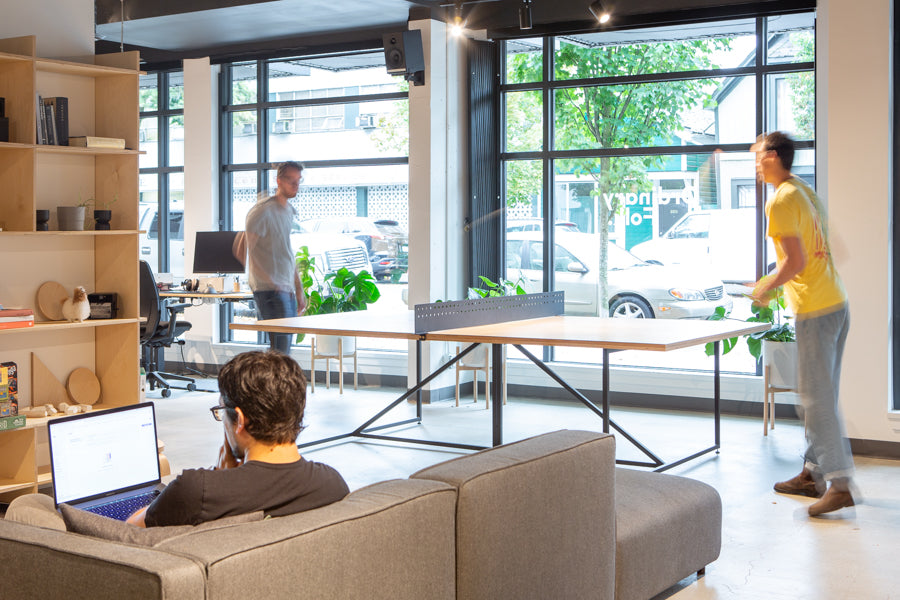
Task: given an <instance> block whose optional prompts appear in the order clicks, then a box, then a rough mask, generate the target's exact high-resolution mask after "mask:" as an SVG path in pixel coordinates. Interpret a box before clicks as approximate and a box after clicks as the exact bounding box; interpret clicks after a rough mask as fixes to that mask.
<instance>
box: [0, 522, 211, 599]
mask: <svg viewBox="0 0 900 600" xmlns="http://www.w3.org/2000/svg"><path fill="white" fill-rule="evenodd" d="M0 564H2V565H3V586H2V587H3V593H2V596H3V598H4V600H19V599H22V600H30V599H33V598H40V599H41V600H55V599H63V598H73V597H75V596H80V597H84V598H92V599H93V600H106V599H109V600H119V599H121V598H128V599H129V600H144V599H147V600H169V599H171V600H175V599H178V600H181V599H191V598H197V599H203V598H205V585H206V581H205V575H204V572H203V569H202V567H201V565H200V564H199V563H198V562H196V561H194V560H192V559H190V558H186V557H183V556H176V555H173V554H170V553H168V552H161V551H159V550H153V549H150V548H139V547H136V546H129V545H126V544H118V543H114V542H107V541H103V540H99V539H96V538H90V537H86V536H82V535H77V534H74V533H67V532H64V531H56V530H53V529H45V528H42V527H35V526H33V525H24V524H22V523H15V522H12V521H7V520H6V519H0Z"/></svg>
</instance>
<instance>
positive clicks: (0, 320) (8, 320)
mask: <svg viewBox="0 0 900 600" xmlns="http://www.w3.org/2000/svg"><path fill="white" fill-rule="evenodd" d="M21 321H32V322H34V315H23V316H21V317H0V323H19V322H21Z"/></svg>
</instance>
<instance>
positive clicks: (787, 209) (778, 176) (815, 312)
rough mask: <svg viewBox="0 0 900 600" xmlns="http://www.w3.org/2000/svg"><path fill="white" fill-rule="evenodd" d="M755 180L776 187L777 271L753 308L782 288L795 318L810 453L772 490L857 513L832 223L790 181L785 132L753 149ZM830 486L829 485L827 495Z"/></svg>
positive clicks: (770, 216)
mask: <svg viewBox="0 0 900 600" xmlns="http://www.w3.org/2000/svg"><path fill="white" fill-rule="evenodd" d="M750 149H751V151H755V152H756V171H757V175H758V177H759V178H760V179H761V180H763V181H765V182H766V183H770V184H772V185H773V186H774V187H775V194H774V196H772V198H770V199H769V201H768V202H766V220H767V221H768V228H767V230H766V235H768V236H769V237H771V238H772V241H773V242H774V245H775V253H776V254H777V255H778V266H777V269H776V270H775V272H774V273H773V274H772V275H770V276H768V277H763V278H762V279H760V280H759V281H758V282H757V284H756V287H755V289H754V291H753V297H754V300H755V302H757V303H759V304H768V303H769V300H770V299H771V297H772V294H773V293H774V291H775V290H776V289H777V288H778V287H780V286H782V285H783V286H784V291H785V295H786V296H787V301H788V304H789V305H790V307H791V310H793V311H794V316H795V318H796V331H797V382H798V391H799V392H800V400H801V403H802V405H803V413H804V414H803V418H804V420H805V422H806V435H807V439H808V441H809V447H808V449H807V451H806V456H805V457H804V459H805V464H804V465H803V470H802V471H801V472H800V474H799V475H797V476H795V477H793V478H791V479H789V480H787V481H781V482H779V483H776V484H775V491H776V492H780V493H782V494H796V495H801V496H811V497H813V498H818V497H821V499H820V500H819V501H818V502H815V503H813V504H811V505H810V506H809V509H808V512H809V514H810V516H813V517H815V516H818V515H821V514H825V513H829V512H832V511H835V510H838V509H841V508H844V507H847V506H853V505H854V499H853V494H852V492H851V490H850V485H851V477H852V476H853V456H852V455H851V454H850V445H849V443H848V442H847V439H846V435H845V434H844V430H843V424H842V423H841V419H840V416H839V412H838V387H839V384H840V379H841V356H842V354H843V351H844V344H845V342H846V341H847V332H848V331H849V329H850V313H849V308H848V306H847V294H846V292H845V291H844V286H843V284H842V283H841V278H840V276H839V275H838V272H837V269H836V268H835V266H834V261H833V259H832V256H831V248H830V246H829V243H828V220H827V215H826V214H825V211H824V210H823V208H822V206H821V203H820V202H819V198H818V197H817V196H816V193H815V192H814V191H813V190H812V188H811V187H809V186H808V185H806V184H805V183H804V182H803V181H801V180H800V178H798V177H796V176H795V175H794V174H792V173H791V166H792V165H793V162H794V141H793V140H792V139H791V138H790V137H788V136H787V135H785V134H783V133H781V132H780V131H775V132H772V133H770V134H768V135H765V136H762V138H761V139H760V140H759V141H758V142H757V143H756V144H754V145H753V146H752V147H751V148H750ZM826 482H831V485H830V486H829V487H828V488H827V490H826Z"/></svg>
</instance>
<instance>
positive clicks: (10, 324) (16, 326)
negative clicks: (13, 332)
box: [0, 319, 34, 329]
mask: <svg viewBox="0 0 900 600" xmlns="http://www.w3.org/2000/svg"><path fill="white" fill-rule="evenodd" d="M23 327H34V319H30V320H28V321H10V322H8V323H0V329H21V328H23Z"/></svg>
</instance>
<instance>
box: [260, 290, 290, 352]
mask: <svg viewBox="0 0 900 600" xmlns="http://www.w3.org/2000/svg"><path fill="white" fill-rule="evenodd" d="M253 300H254V301H255V302H256V312H257V313H258V314H259V318H260V319H283V318H285V317H296V316H297V297H296V296H295V295H294V294H293V293H292V292H278V291H260V292H253ZM292 337H294V334H293V333H270V334H269V348H270V349H272V350H278V351H279V352H282V353H284V354H290V353H291V338H292Z"/></svg>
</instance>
